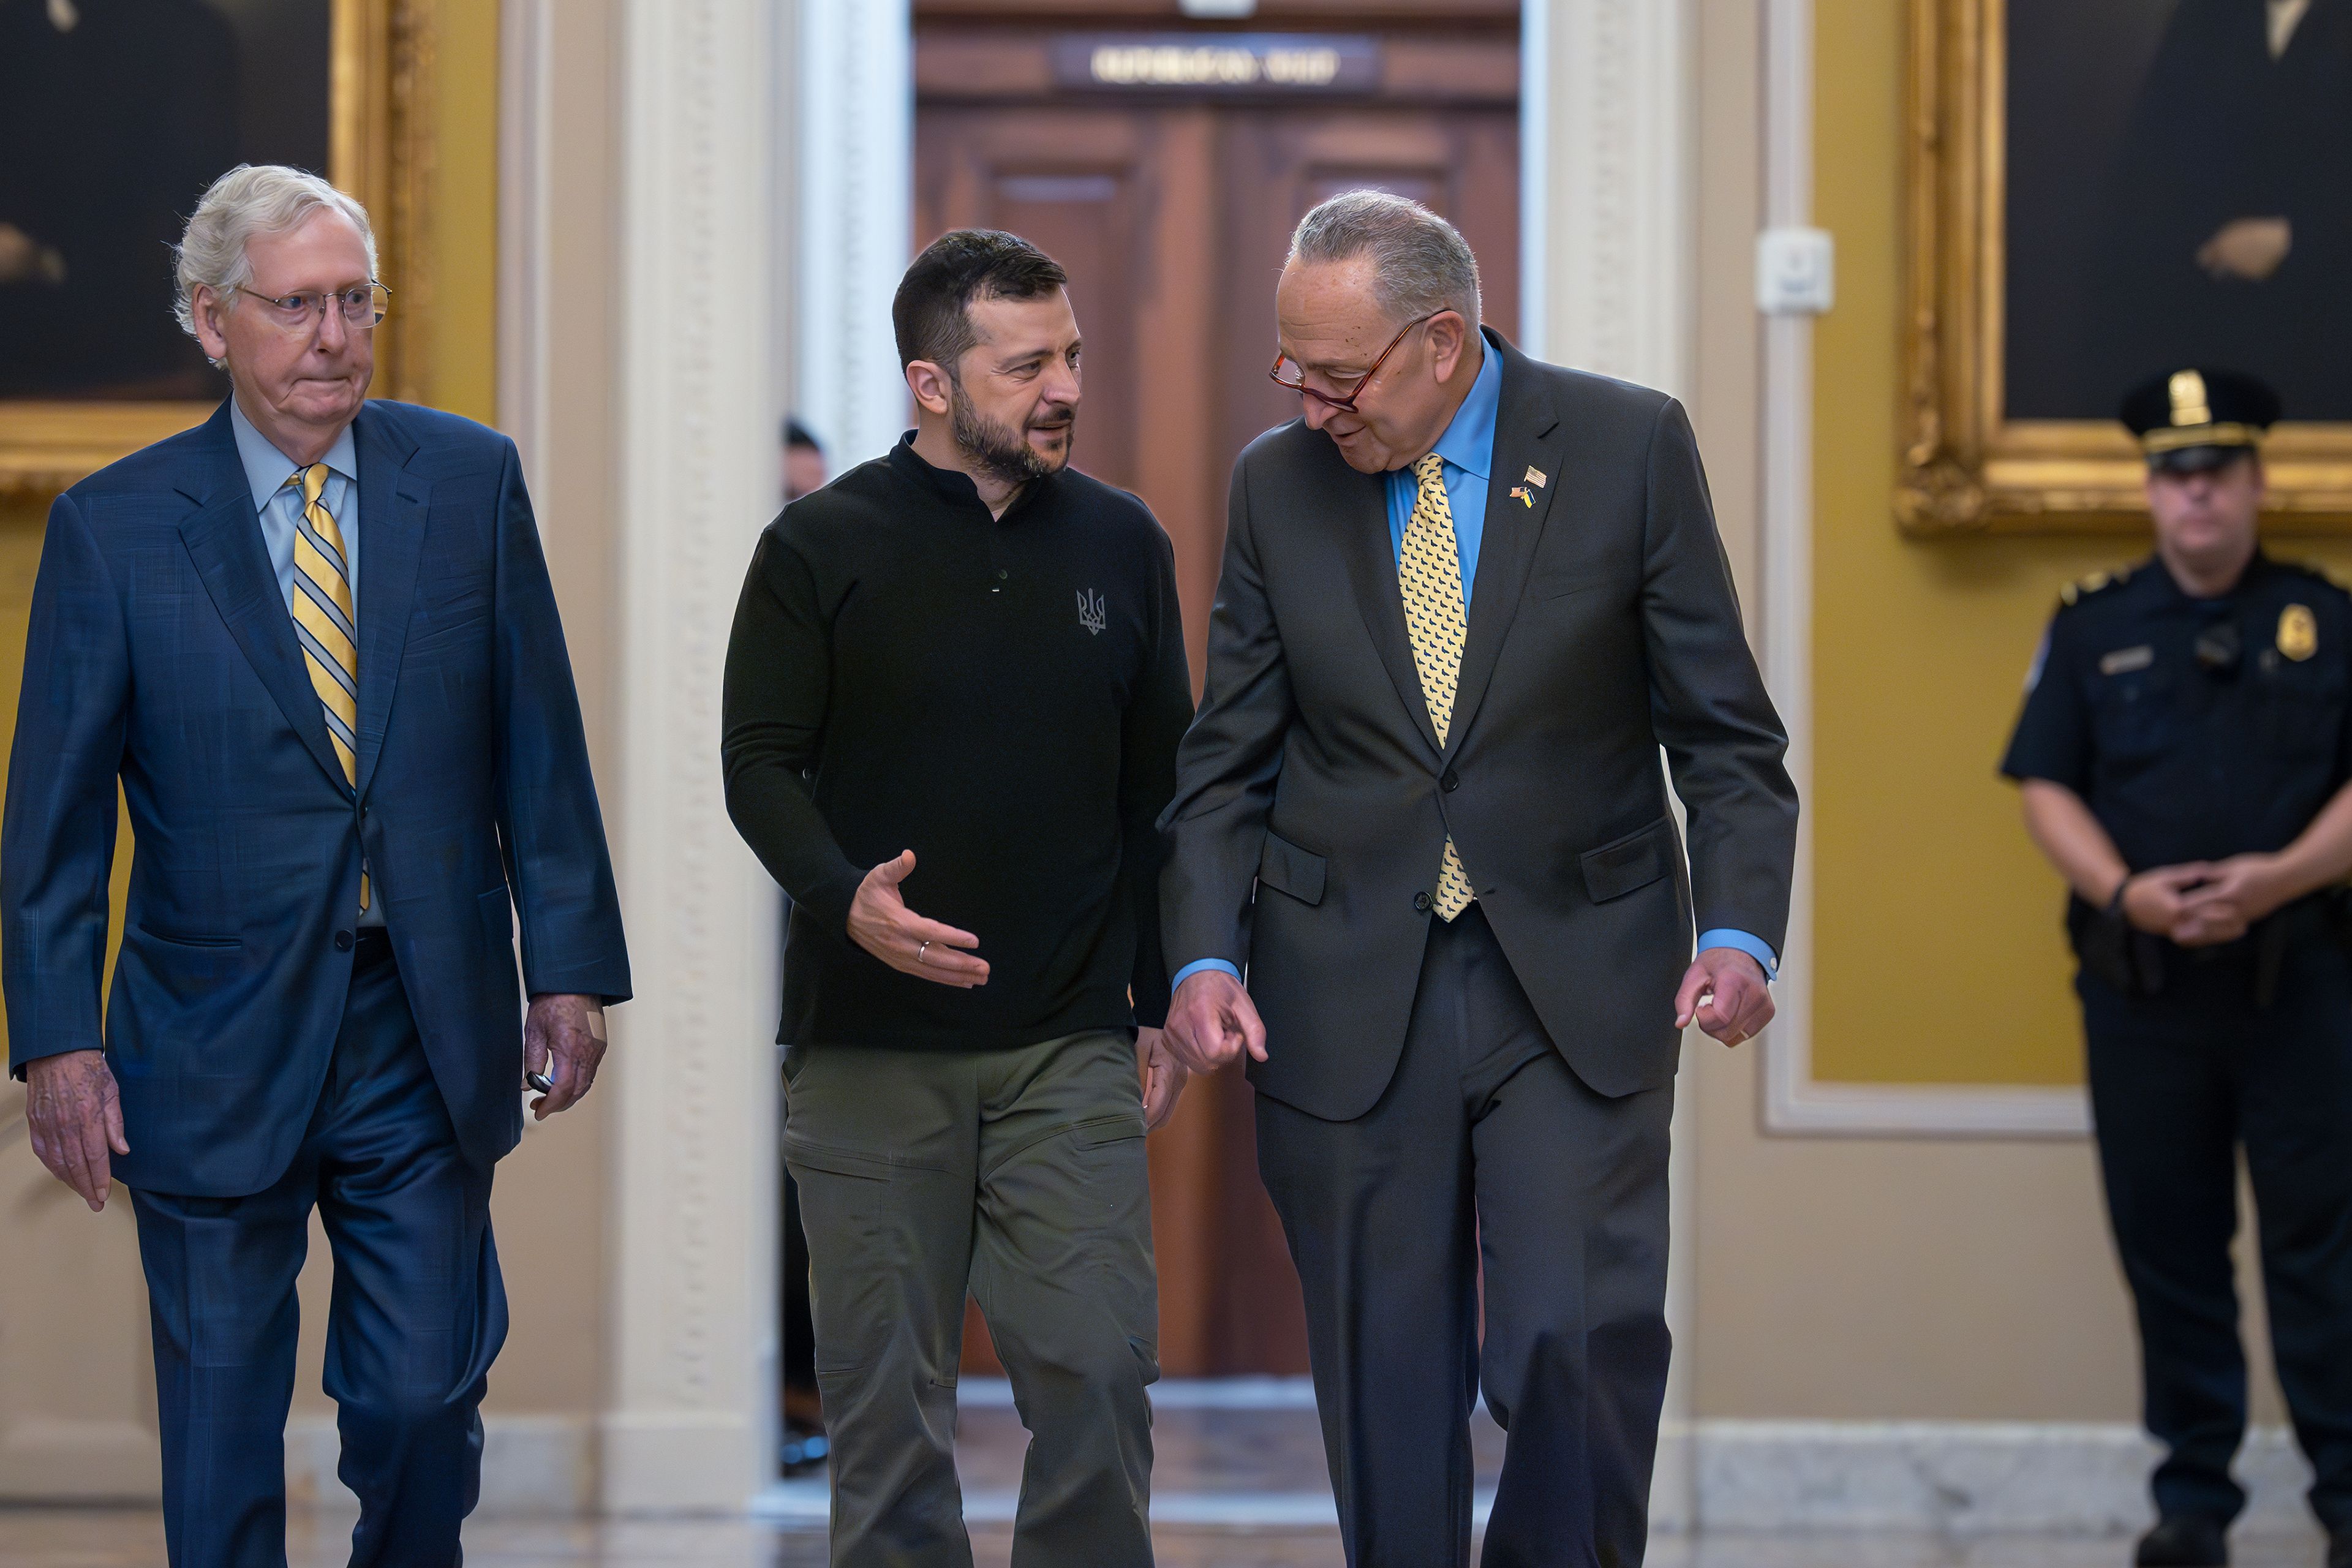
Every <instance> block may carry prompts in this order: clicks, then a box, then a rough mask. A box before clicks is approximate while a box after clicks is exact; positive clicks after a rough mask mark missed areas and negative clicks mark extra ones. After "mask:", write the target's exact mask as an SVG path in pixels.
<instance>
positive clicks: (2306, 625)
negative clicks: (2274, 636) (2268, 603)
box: [2278, 605, 2319, 664]
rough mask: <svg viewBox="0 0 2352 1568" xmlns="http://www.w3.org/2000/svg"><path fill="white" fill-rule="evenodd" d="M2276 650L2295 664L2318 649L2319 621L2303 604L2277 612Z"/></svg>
mask: <svg viewBox="0 0 2352 1568" xmlns="http://www.w3.org/2000/svg"><path fill="white" fill-rule="evenodd" d="M2278 650H2279V652H2281V653H2283V654H2284V655H2285V656H2286V657H2287V658H2291V659H2293V660H2294V661H2295V662H2296V663H2297V664H2300V663H2302V662H2303V661H2304V660H2305V659H2306V658H2310V657H2311V656H2312V655H2313V654H2315V653H2317V652H2318V651H2319V622H2318V620H2317V619H2316V618H2315V616H2313V615H2312V613H2311V611H2310V609H2309V608H2308V607H2307V606H2305V605H2288V606H2287V607H2286V608H2285V609H2284V610H2281V611H2280V612H2279V624H2278Z"/></svg>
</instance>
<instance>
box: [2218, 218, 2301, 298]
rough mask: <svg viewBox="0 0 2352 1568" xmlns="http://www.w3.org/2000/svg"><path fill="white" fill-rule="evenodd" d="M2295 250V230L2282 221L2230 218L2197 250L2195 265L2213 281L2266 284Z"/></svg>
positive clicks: (2292, 226) (2289, 224)
mask: <svg viewBox="0 0 2352 1568" xmlns="http://www.w3.org/2000/svg"><path fill="white" fill-rule="evenodd" d="M2293 249H2294V225H2293V224H2291V223H2289V222H2288V221H2287V220H2286V219H2284V218H2283V217H2241V218H2231V220H2230V221H2229V222H2228V223H2225V224H2223V225H2222V226H2221V227H2220V228H2219V229H2217V230H2215V231H2214V235H2213V237H2212V238H2210V239H2209V240H2207V241H2206V242H2205V243H2204V244H2203V245H2201V246H2200V247H2197V265H2198V266H2200V267H2201V268H2204V269H2205V270H2206V272H2207V273H2208V274H2209V275H2210V276H2211V277H2214V278H2242V279H2245V280H2246V281H2247V282H2249V283H2267V282H2268V281H2270V277H2271V274H2272V273H2273V272H2276V271H2277V270H2278V269H2279V267H2280V265H2281V264H2282V263H2284V261H2285V260H2286V258H2287V253H2288V252H2289V251H2291V250H2293Z"/></svg>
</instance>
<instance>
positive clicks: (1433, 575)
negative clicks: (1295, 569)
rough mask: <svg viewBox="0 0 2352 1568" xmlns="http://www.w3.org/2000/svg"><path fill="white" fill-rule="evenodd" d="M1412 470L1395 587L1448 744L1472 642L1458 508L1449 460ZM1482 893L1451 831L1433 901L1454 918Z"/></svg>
mask: <svg viewBox="0 0 2352 1568" xmlns="http://www.w3.org/2000/svg"><path fill="white" fill-rule="evenodd" d="M1412 473H1413V478H1414V479H1416V480H1418V481H1419V493H1418V494H1416V495H1415V496H1414V498H1413V503H1412V521H1411V522H1409V523H1407V524H1406V525H1405V531H1404V547H1403V549H1402V550H1401V551H1399V552H1398V553H1397V586H1398V587H1399V588H1401V589H1402V591H1403V594H1404V620H1405V626H1406V629H1407V630H1409V631H1410V632H1411V633H1412V663H1413V668H1415V669H1417V670H1419V671H1420V672H1421V695H1422V700H1423V701H1425V702H1427V703H1428V704H1429V721H1430V723H1431V724H1432V725H1433V727H1434V728H1435V729H1436V731H1437V743H1438V744H1439V745H1441V746H1443V745H1444V743H1445V737H1446V734H1447V732H1448V731H1451V730H1452V729H1453V727H1454V688H1455V686H1457V685H1458V684H1459V683H1460V682H1461V679H1462V645H1463V644H1464V643H1465V642H1466V641H1468V640H1469V636H1470V617H1469V614H1468V612H1467V611H1466V610H1465V608H1464V606H1463V603H1462V557H1461V554H1460V552H1459V551H1458V550H1457V549H1456V547H1455V544H1454V508H1453V506H1452V505H1451V504H1450V503H1449V502H1448V501H1447V500H1446V499H1445V459H1444V458H1441V457H1439V456H1438V455H1437V454H1436V453H1434V452H1432V453H1430V454H1429V456H1427V457H1425V458H1422V459H1421V461H1419V462H1417V463H1415V464H1414V465H1413V466H1412ZM1476 897H1477V895H1476V894H1475V893H1474V892H1472V891H1471V890H1470V873H1469V872H1467V871H1465V870H1464V869H1463V867H1462V857H1461V855H1460V853H1459V852H1458V851H1456V850H1455V849H1454V840H1453V838H1452V837H1450V836H1449V837H1447V838H1446V840H1445V854H1444V858H1442V859H1441V860H1440V861H1439V862H1438V868H1437V891H1436V894H1435V896H1434V897H1433V900H1431V901H1432V903H1433V905H1434V906H1435V908H1436V910H1437V912H1438V914H1439V915H1440V916H1441V917H1442V918H1444V919H1445V920H1449V921H1450V920H1452V919H1453V918H1454V916H1456V915H1458V914H1460V913H1461V912H1462V911H1463V910H1466V909H1468V908H1469V907H1470V905H1471V902H1472V900H1475V898H1476Z"/></svg>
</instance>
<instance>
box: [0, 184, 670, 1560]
mask: <svg viewBox="0 0 2352 1568" xmlns="http://www.w3.org/2000/svg"><path fill="white" fill-rule="evenodd" d="M178 276H179V304H178V313H179V319H180V322H181V325H182V326H183V327H184V328H185V329H186V330H187V331H189V332H190V333H191V334H192V335H193V336H194V338H195V339H196V341H197V342H199V343H201V344H202V345H203V347H204V352H205V356H206V357H207V358H209V359H211V360H212V361H213V362H214V363H215V364H217V365H219V366H221V367H222V368H224V369H226V371H227V372H228V375H229V379H230V382H231V384H232V386H233V387H234V389H235V390H234V393H233V395H231V397H230V398H229V400H228V401H227V402H226V403H224V404H223V405H221V408H220V410H219V411H218V412H217V413H215V415H214V416H212V417H211V418H210V419H208V420H206V421H205V423H204V424H203V425H201V426H197V427H196V428H195V429H193V430H190V431H187V432H185V433H184V434H182V435H178V436H174V437H172V438H171V439H169V440H167V441H163V442H159V443H157V444H156V445H155V446H152V447H148V448H147V449H146V450H144V451H142V452H136V453H133V454H132V455H131V456H130V457H128V458H124V459H122V460H121V462H118V463H115V464H112V465H111V466H110V467H108V468H103V469H100V471H99V472H98V473H96V474H93V475H92V476H90V477H89V479H84V480H82V481H81V482H80V483H79V484H77V485H75V486H74V487H73V488H72V489H68V490H67V491H66V492H65V493H64V494H63V495H62V496H60V497H58V500H57V503H56V504H55V505H54V506H52V507H51V508H50V510H49V522H48V533H47V539H46V541H45V542H44V543H43V545H42V548H41V564H40V573H39V575H38V577H37V580H36V583H35V585H34V590H33V606H32V627H31V631H30V633H29V635H28V637H27V638H26V649H25V677H24V689H23V692H22V695H21V697H20V698H19V701H18V707H17V714H16V744H15V750H14V752H12V753H11V755H10V760H9V769H8V795H7V815H6V822H5V829H0V944H5V946H4V947H0V951H5V987H6V998H7V1011H8V1047H9V1060H10V1067H11V1068H12V1070H13V1071H15V1072H16V1074H17V1075H18V1076H19V1077H21V1078H23V1079H25V1080H26V1090H27V1096H26V1110H27V1120H28V1121H29V1124H30V1128H31V1132H32V1140H33V1146H34V1149H35V1151H36V1152H37V1153H38V1154H39V1156H40V1158H41V1161H42V1163H44V1164H46V1165H47V1167H48V1168H49V1169H50V1170H51V1171H52V1172H54V1173H56V1174H57V1176H58V1179H59V1180H60V1181H63V1182H65V1183H66V1184H68V1185H69V1186H71V1187H72V1188H73V1190H74V1191H75V1192H76V1193H78V1194H80V1195H81V1197H82V1198H83V1200H84V1201H85V1202H87V1203H88V1204H89V1206H90V1207H91V1208H92V1209H98V1208H100V1207H102V1206H103V1205H104V1204H105V1202H106V1199H107V1195H108V1194H109V1192H110V1187H111V1184H112V1183H114V1182H116V1181H120V1182H121V1183H122V1184H124V1185H125V1186H126V1187H128V1188H129V1189H130V1190H131V1205H132V1208H133V1210H134V1212H135V1213H136V1215H137V1218H138V1226H139V1255H140V1260H141V1262H142V1264H143V1266H144V1268H145V1270H146V1276H147V1289H148V1299H149V1305H150V1309H151V1312H150V1315H151V1319H152V1324H153V1330H154V1352H155V1379H156V1393H157V1398H156V1410H157V1422H158V1426H159V1427H160V1428H161V1433H162V1439H163V1522H164V1531H165V1537H166V1540H167V1542H168V1543H169V1549H170V1552H171V1560H172V1562H173V1564H174V1565H175V1568H281V1565H282V1564H283V1563H285V1561H286V1556H285V1552H286V1542H285V1533H286V1528H285V1527H286V1496H285V1485H286V1456H285V1428H286V1415H287V1407H288V1404H289V1400H290V1398H291V1396H292V1394H293V1389H294V1361H295V1342H296V1337H297V1324H296V1312H297V1300H296V1294H295V1281H296V1278H297V1276H298V1275H299V1273H300V1272H301V1268H302V1260H303V1255H304V1253H305V1251H306V1249H307V1248H308V1246H309V1243H310V1215H311V1212H312V1210H313V1209H314V1208H315V1209H316V1210H317V1212H318V1215H319V1217H320V1221H321V1222H322V1224H323V1226H324V1228H325V1232H326V1236H327V1241H328V1244H329V1246H330V1247H331V1248H332V1249H333V1253H334V1292H333V1298H332V1304H331V1306H330V1308H329V1310H328V1318H327V1351H326V1378H325V1383H326V1391H327V1393H328V1394H330V1395H331V1396H332V1397H333V1399H334V1400H335V1402H336V1405H337V1406H338V1412H339V1414H338V1425H339V1426H340V1428H341V1434H342V1461H341V1467H340V1469H339V1472H338V1473H339V1474H340V1475H341V1478H342V1479H343V1481H344V1482H345V1483H346V1484H347V1485H348V1486H350V1488H351V1489H352V1491H354V1492H356V1493H357V1494H358V1496H359V1500H360V1510H361V1511H360V1520H359V1523H358V1526H357V1528H356V1529H355V1530H354V1531H353V1532H352V1557H351V1561H352V1563H354V1564H367V1565H378V1564H380V1565H382V1568H408V1565H411V1564H423V1563H434V1564H442V1563H456V1562H457V1561H458V1529H459V1525H460V1523H461V1521H463V1520H464V1519H465V1517H466V1515H467V1513H469V1512H470V1511H471V1510H472V1509H473V1506H474V1503H475V1500H476V1498H477V1496H478V1492H479V1490H480V1479H481V1454H482V1426H481V1418H480V1415H479V1411H480V1406H481V1401H482V1396H483V1394H484V1392H485V1390H486V1388H487V1386H488V1373H489V1366H490V1363H491V1361H492V1360H493V1359H494V1358H495V1357H496V1356H497V1354H498V1352H499V1346H500V1345H501V1344H502V1343H503V1342H505V1339H506V1331H507V1308H506V1294H505V1290H504V1287H503V1285H502V1284H501V1281H500V1278H499V1261H498V1249H497V1247H496V1245H495V1243H494V1242H493V1240H492V1237H491V1233H490V1213H489V1201H490V1181H491V1173H492V1167H493V1166H494V1165H495V1163H497V1161H498V1160H499V1158H500V1157H501V1156H502V1155H504V1154H505V1153H506V1152H508V1151H509V1150H510V1149H512V1148H513V1147H514V1145H515V1142H516V1141H517V1140H518V1139H519V1138H520V1136H521V1132H522V1087H523V1084H524V1081H525V1077H526V1075H527V1074H530V1075H537V1078H536V1086H537V1087H539V1088H540V1089H541V1099H540V1100H537V1101H536V1102H535V1112H536V1114H537V1115H539V1116H541V1117H542V1118H544V1117H547V1116H551V1115H553V1114H555V1113H556V1112H558V1111H561V1110H565V1109H566V1108H568V1107H570V1106H572V1105H573V1104H575V1103H577V1102H578V1101H579V1100H580V1099H581V1097H582V1096H583V1095H585V1094H586V1093H587V1092H588V1089H589V1087H590V1086H591V1085H592V1084H593V1082H594V1081H595V1077H596V1069H597V1066H598V1064H599V1062H600V1061H601V1060H602V1058H603V1057H604V1015H603V1008H604V1005H606V1004H608V1003H612V1002H617V1001H622V1000H625V999H626V997H627V996H628V994H629V967H628V960H627V956H626V953H625V950H624V947H623V942H622V935H621V922H620V915H619V910H618V908H617V903H616V900H615V897H614V885H613V872H612V866H611V862H610V859H609V858H608V857H607V855H606V852H605V845H604V825H603V819H602V817H601V816H600V815H599V813H598V810H597V805H596V792H595V786H594V784H593V781H592V780H591V779H590V777H589V770H588V749H587V743H586V740H585V738H584V736H583V732H582V728H581V721H580V708H579V702H578V700H577V698H576V696H575V695H574V692H573V689H572V669H571V666H570V663H569V662H568V659H567V658H566V655H565V653H564V647H563V631H562V625H561V623H560V621H559V619H558V617H557V615H556V606H555V596H554V593H553V590H552V588H551V585H550V584H549V581H548V574H547V565H546V562H545V561H544V559H543V558H542V556H541V552H540V544H539V532H538V528H537V525H536V524H535V522H534V521H532V517H531V511H530V500H529V499H528V498H527V497H526V496H525V495H524V493H523V483H522V473H521V468H520V464H519V462H518V460H517V458H516V455H515V448H514V444H513V443H512V442H510V441H509V440H508V439H507V438H506V437H503V436H500V435H499V434H498V433H497V432H496V431H493V430H488V429H485V428H483V427H482V426H478V425H476V424H473V423H472V422H470V421H468V420H465V419H460V418H457V417H456V416H451V415H446V414H438V413H435V412H433V411H432V410H430V409H425V408H417V407H413V406H410V405H404V404H398V403H369V402H366V401H365V398H366V395H367V389H368V384H369V382H370V380H371V379H372V377H373V374H374V365H375V361H374V353H373V344H374V329H375V327H376V325H377V323H378V322H380V321H382V320H383V315H384V312H385V311H386V310H387V309H388V308H389V302H390V295H389V291H388V290H387V289H384V287H383V284H382V283H380V282H379V281H378V280H377V279H376V277H375V242H374V239H373V233H372V230H371V228H370V226H369V223H368V217H367V214H366V212H365V211H364V210H362V208H361V206H360V205H359V204H358V203H357V202H355V201H353V200H352V198H351V197H349V196H348V195H344V194H343V193H341V192H340V191H338V190H336V189H335V188H334V187H332V186H331V185H329V184H327V183H326V182H325V181H323V180H320V179H319V178H318V177H317V176H315V175H312V174H305V173H303V172H301V171H300V170H297V169H289V168H282V167H277V166H272V165H264V166H260V167H245V166H240V167H238V168H236V169H234V170H231V171H230V172H229V173H228V174H224V175H222V176H221V177H220V179H219V180H217V181H216V182H215V184H213V185H212V187H211V188H210V189H209V190H208V191H206V192H205V195H204V197H203V199H202V200H201V201H200V202H198V203H197V204H196V208H195V213H194V216H192V217H191V218H190V219H189V220H188V225H187V229H186V233H185V235H184V238H183V240H182V242H181V245H180V247H179V273H178ZM118 787H119V788H120V790H121V798H122V800H123V801H124V802H126V803H127V804H128V806H129V810H130V819H131V834H132V839H133V842H134V844H135V849H134V852H133V858H132V861H131V879H130V897H129V900H128V903H127V906H126V908H125V910H124V911H123V914H124V921H123V939H122V949H121V958H120V961H119V963H117V966H116V969H115V974H114V985H113V990H112V992H111V994H110V996H108V997H107V998H106V999H105V1004H104V1006H103V1009H102V1010H101V1002H100V975H101V974H102V973H103V972H104V968H105V962H106V952H107V927H108V914H109V910H108V900H109V895H108V877H109V873H110V869H111V867H112V864H113V859H114V849H115V843H116V834H117V829H118V822H117V807H116V792H117V789H118ZM518 910H519V911H520V917H521V931H522V963H523V985H522V988H521V990H519V989H518V987H517V984H516V974H515V957H514V949H513V945H512V940H513V931H514V920H515V915H516V912H517V911H518ZM522 991H528V993H529V994H530V1011H529V1016H528V1017H527V1018H526V1017H525V1016H524V1011H523V1007H522V994H521V993H522ZM101 1020H102V1021H101Z"/></svg>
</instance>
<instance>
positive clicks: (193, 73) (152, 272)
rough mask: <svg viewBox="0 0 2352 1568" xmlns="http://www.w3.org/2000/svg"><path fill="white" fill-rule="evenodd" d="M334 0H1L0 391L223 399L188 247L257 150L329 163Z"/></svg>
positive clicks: (267, 157) (303, 162) (265, 158)
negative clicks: (202, 345)
mask: <svg viewBox="0 0 2352 1568" xmlns="http://www.w3.org/2000/svg"><path fill="white" fill-rule="evenodd" d="M330 13H331V6H330V5H329V4H328V0H0V397H7V398H65V399H86V400H100V399H103V400H115V401H122V400H133V401H135V400H145V399H177V398H211V397H216V396H219V395H222V393H223V391H224V390H225V388H226V379H225V378H224V377H222V376H220V375H219V374H217V373H215V371H214V370H213V369H212V368H211V367H210V366H209V365H207V364H206V363H205V360H204V356H203V355H202V354H201V353H199V352H198V351H197V348H196V345H195V343H194V342H193V341H192V340H190V339H189V338H188V337H186V336H185V335H184V334H183V333H182V332H181V331H180V329H179V326H178V324H177V323H176V322H174V321H173V319H172V296H173V282H172V275H173V261H172V250H171V247H172V246H173V244H174V243H176V242H177V241H178V239H179V237H180V233H181V230H182V229H183V228H184V226H185V225H186V222H187V215H188V214H189V212H190V211H192V210H193V209H194V206H195V204H196V198H197V197H198V196H200V195H203V194H204V191H205V186H207V185H209V184H212V182H213V181H214V180H215V179H216V178H217V177H219V176H220V175H221V174H223V173H225V172H226V171H227V170H228V169H230V168H232V167H234V166H235V165H236V164H238V163H292V164H296V165H298V166H299V167H302V168H306V169H311V170H316V171H320V172H324V171H325V169H326V167H327V153H328V123H329V118H328V116H329V92H330V88H331V39H330V37H329V28H330Z"/></svg>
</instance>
